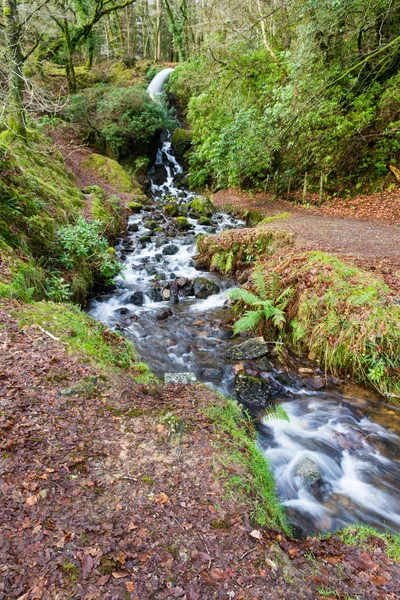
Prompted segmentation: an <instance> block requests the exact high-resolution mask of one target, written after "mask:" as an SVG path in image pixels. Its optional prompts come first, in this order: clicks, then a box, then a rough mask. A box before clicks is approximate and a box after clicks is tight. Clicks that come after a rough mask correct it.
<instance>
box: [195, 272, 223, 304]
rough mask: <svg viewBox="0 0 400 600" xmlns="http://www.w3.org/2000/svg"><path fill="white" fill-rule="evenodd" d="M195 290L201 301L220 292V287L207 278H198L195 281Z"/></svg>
mask: <svg viewBox="0 0 400 600" xmlns="http://www.w3.org/2000/svg"><path fill="white" fill-rule="evenodd" d="M193 290H194V295H195V296H196V298H201V299H205V298H208V297H209V296H212V295H213V294H218V293H219V292H220V288H219V286H218V285H217V284H216V283H214V282H213V281H211V280H210V279H207V278H206V277H196V279H195V280H194V281H193Z"/></svg>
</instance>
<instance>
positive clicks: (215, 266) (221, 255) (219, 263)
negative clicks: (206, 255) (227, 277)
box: [210, 252, 225, 271]
mask: <svg viewBox="0 0 400 600" xmlns="http://www.w3.org/2000/svg"><path fill="white" fill-rule="evenodd" d="M224 269H225V252H217V253H216V254H214V256H213V257H212V259H211V264H210V270H211V271H215V270H217V271H224Z"/></svg>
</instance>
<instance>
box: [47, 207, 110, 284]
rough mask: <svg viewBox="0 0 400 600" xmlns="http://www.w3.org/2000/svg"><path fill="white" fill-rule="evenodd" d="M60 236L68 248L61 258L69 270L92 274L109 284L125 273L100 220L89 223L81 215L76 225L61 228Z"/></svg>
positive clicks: (58, 233) (64, 248)
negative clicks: (122, 271) (105, 235)
mask: <svg viewBox="0 0 400 600" xmlns="http://www.w3.org/2000/svg"><path fill="white" fill-rule="evenodd" d="M57 236H58V239H59V242H60V245H61V247H62V249H63V250H64V253H63V255H62V256H61V260H62V262H63V263H64V264H65V266H67V267H68V268H69V269H76V270H77V271H81V272H87V273H92V277H93V282H94V281H99V280H102V281H104V282H106V283H111V282H112V281H113V278H114V277H115V276H116V275H118V274H119V273H120V272H121V265H120V263H118V262H117V261H116V260H115V257H114V253H113V252H110V250H112V249H110V247H109V244H108V241H107V239H106V238H105V237H104V235H103V227H102V224H101V222H100V221H92V222H91V223H88V222H87V221H85V219H84V218H83V217H81V216H80V217H79V218H78V219H77V222H76V224H75V225H65V226H64V227H60V229H59V230H58V232H57Z"/></svg>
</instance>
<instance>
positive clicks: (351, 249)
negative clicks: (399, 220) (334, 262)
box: [214, 190, 400, 267]
mask: <svg viewBox="0 0 400 600" xmlns="http://www.w3.org/2000/svg"><path fill="white" fill-rule="evenodd" d="M214 202H215V203H216V204H217V205H219V206H226V205H230V206H232V207H235V208H238V209H242V210H259V211H260V212H261V213H263V214H265V216H267V217H268V216H274V215H278V214H280V213H282V212H290V216H289V217H287V218H285V219H279V220H277V221H274V222H272V223H269V225H268V227H270V228H271V229H279V230H285V231H288V232H290V233H293V234H294V235H295V243H296V245H297V246H298V247H302V248H306V249H319V250H325V251H327V252H334V253H340V254H346V255H348V256H353V257H355V258H361V259H367V260H371V259H373V260H377V261H382V260H383V261H390V263H391V264H393V265H395V266H399V267H400V227H399V226H398V225H388V224H386V223H383V222H381V221H375V220H361V219H358V218H350V217H339V216H330V215H325V214H321V213H318V212H317V210H313V209H311V210H306V209H304V208H301V207H299V206H296V205H294V204H292V203H291V202H287V201H285V200H280V201H271V200H266V199H265V198H263V197H259V196H257V197H250V196H248V195H246V194H241V193H237V192H235V191H231V190H228V191H224V192H218V193H217V194H216V195H215V196H214Z"/></svg>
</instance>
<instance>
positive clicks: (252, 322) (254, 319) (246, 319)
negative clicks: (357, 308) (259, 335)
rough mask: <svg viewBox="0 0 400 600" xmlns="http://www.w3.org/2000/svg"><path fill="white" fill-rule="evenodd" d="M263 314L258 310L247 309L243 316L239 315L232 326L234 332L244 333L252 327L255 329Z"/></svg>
mask: <svg viewBox="0 0 400 600" xmlns="http://www.w3.org/2000/svg"><path fill="white" fill-rule="evenodd" d="M262 316H263V314H262V311H260V310H247V311H246V312H245V313H244V315H243V317H241V318H240V319H239V320H238V321H236V323H235V324H234V326H233V331H234V333H235V334H237V333H244V332H245V331H249V330H252V329H256V327H257V326H258V325H259V323H260V321H261V318H262Z"/></svg>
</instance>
